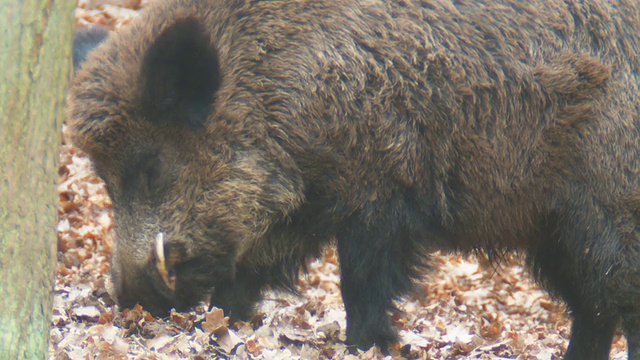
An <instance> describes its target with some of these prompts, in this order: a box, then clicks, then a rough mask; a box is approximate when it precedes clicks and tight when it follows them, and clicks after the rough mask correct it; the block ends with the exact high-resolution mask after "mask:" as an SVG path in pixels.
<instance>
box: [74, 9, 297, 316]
mask: <svg viewBox="0 0 640 360" xmlns="http://www.w3.org/2000/svg"><path fill="white" fill-rule="evenodd" d="M198 13H200V14H201V13H202V12H201V9H194V12H193V14H173V16H171V20H167V17H168V16H165V17H164V18H162V17H163V16H161V15H160V16H159V15H158V13H156V14H155V15H150V16H147V17H146V18H145V19H139V21H137V22H136V23H134V24H132V25H131V26H129V27H128V28H126V29H123V30H121V31H120V32H119V33H118V34H115V35H114V36H111V37H109V39H107V40H106V41H105V42H104V43H102V44H101V45H99V46H98V47H97V48H96V49H95V50H94V51H93V52H92V53H91V54H89V56H88V58H87V60H86V62H85V63H84V64H83V65H82V68H81V69H80V71H79V72H78V73H77V75H76V77H75V79H74V83H73V85H72V87H71V89H70V92H69V97H68V100H67V126H68V129H69V133H70V135H71V140H72V142H73V143H74V144H75V145H76V146H77V147H79V148H81V149H82V150H84V151H85V152H86V153H87V154H88V155H89V156H90V157H91V159H92V160H93V162H94V166H95V169H96V172H97V173H98V175H99V176H100V177H101V178H102V179H103V180H104V181H105V183H106V185H107V189H108V192H109V194H110V196H111V198H112V201H113V209H114V215H115V225H114V230H115V243H114V252H113V257H112V275H113V283H114V289H115V292H116V298H117V299H116V300H117V302H118V303H119V304H120V305H121V306H125V307H129V306H132V305H134V304H136V303H140V304H141V305H143V307H145V308H146V309H147V310H149V311H151V312H154V313H163V312H165V311H168V310H169V309H171V308H172V307H175V308H185V307H189V306H192V305H194V304H195V303H197V302H198V301H200V300H202V299H203V298H205V297H206V296H208V294H209V293H210V292H211V291H213V289H214V288H215V287H216V284H220V283H229V281H233V279H234V276H235V271H236V270H235V269H236V264H237V263H238V262H239V261H245V260H244V258H243V254H245V253H247V251H250V250H251V248H252V247H253V246H255V244H257V243H258V242H259V241H260V239H262V238H264V237H265V236H266V234H267V233H268V230H269V227H270V225H271V224H273V223H274V222H277V221H278V220H280V219H283V218H285V217H286V216H287V213H288V212H289V211H292V210H293V209H294V208H296V207H297V206H298V205H299V204H300V202H301V201H302V196H301V195H300V194H301V187H302V184H301V180H300V176H299V171H298V170H296V169H297V168H296V165H295V163H294V162H293V161H292V160H291V159H290V158H289V157H288V156H286V154H285V153H284V152H283V151H282V149H281V148H280V147H279V145H278V144H277V143H275V142H273V141H270V140H269V139H268V137H267V136H266V133H265V129H264V124H263V122H262V121H261V120H260V118H259V115H257V114H258V112H257V111H252V109H250V108H249V106H246V105H245V104H246V103H250V101H249V100H247V101H246V102H245V99H244V98H243V96H248V95H247V94H243V93H242V92H240V91H236V90H234V89H235V88H234V85H233V84H232V81H230V80H228V79H225V76H224V74H225V71H223V69H224V67H225V66H229V65H228V64H227V65H224V64H223V62H224V61H222V60H221V56H220V55H219V53H220V51H218V50H217V49H216V46H215V44H214V40H213V37H212V35H211V31H210V29H208V28H207V26H206V25H205V23H204V22H203V19H202V18H201V17H199V16H200V15H196V14H198ZM143 16H144V15H143ZM154 16H155V17H158V18H154ZM275 159H277V160H275ZM285 173H286V174H287V176H284V175H282V174H285ZM247 261H248V260H247Z"/></svg>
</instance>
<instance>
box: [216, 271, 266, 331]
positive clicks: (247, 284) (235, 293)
mask: <svg viewBox="0 0 640 360" xmlns="http://www.w3.org/2000/svg"><path fill="white" fill-rule="evenodd" d="M262 287H263V281H262V280H261V278H260V276H259V275H258V273H257V272H255V271H251V270H250V269H243V268H240V269H238V271H237V273H236V277H235V279H233V280H227V281H221V282H219V283H218V284H216V286H215V288H214V291H213V294H212V295H211V305H210V306H212V307H213V306H215V307H218V308H220V309H223V310H224V312H225V314H226V315H228V316H229V321H230V322H231V323H234V322H236V321H238V320H243V321H248V320H249V319H250V317H251V315H252V314H253V311H254V308H255V305H256V303H257V302H258V301H259V300H260V295H261V291H262Z"/></svg>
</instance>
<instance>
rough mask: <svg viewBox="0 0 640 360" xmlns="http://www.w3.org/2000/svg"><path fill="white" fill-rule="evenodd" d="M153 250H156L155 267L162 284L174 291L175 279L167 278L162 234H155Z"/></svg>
mask: <svg viewBox="0 0 640 360" xmlns="http://www.w3.org/2000/svg"><path fill="white" fill-rule="evenodd" d="M155 251H156V257H155V259H156V268H157V269H158V273H159V274H160V277H161V278H162V281H164V284H165V285H166V286H167V287H168V288H169V289H170V290H171V291H175V289H176V284H175V281H171V280H170V279H169V271H168V270H167V263H166V261H165V258H164V234H163V233H161V232H160V233H158V235H156V241H155Z"/></svg>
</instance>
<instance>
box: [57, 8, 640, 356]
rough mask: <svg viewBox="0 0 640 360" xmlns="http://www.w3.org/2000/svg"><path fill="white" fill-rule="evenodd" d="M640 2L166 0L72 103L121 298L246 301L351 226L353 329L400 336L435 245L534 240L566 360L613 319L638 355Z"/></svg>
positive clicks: (86, 78)
mask: <svg viewBox="0 0 640 360" xmlns="http://www.w3.org/2000/svg"><path fill="white" fill-rule="evenodd" d="M639 12H640V5H638V4H637V3H635V2H631V1H624V0H623V1H619V2H616V3H615V5H614V4H612V3H610V2H608V1H604V0H588V1H582V0H581V1H578V0H566V1H559V0H533V1H518V0H461V1H454V2H449V1H438V0H423V1H417V0H397V1H391V0H389V1H385V0H313V1H305V0H286V1H285V0H282V1H280V0H275V1H249V0H224V1H222V0H219V1H218V0H175V1H165V2H159V3H157V4H154V5H152V6H150V7H149V8H148V9H147V10H146V12H145V13H144V14H142V15H141V16H140V18H139V19H137V20H136V21H134V22H133V23H132V24H131V25H130V26H128V27H127V28H125V29H123V30H121V31H120V32H118V33H117V34H114V35H113V36H109V37H108V38H107V39H106V41H105V42H104V43H102V44H101V45H99V46H98V47H97V48H96V49H95V51H93V52H92V53H91V54H89V56H88V57H87V60H86V62H85V63H84V64H83V65H82V66H81V68H80V69H79V70H78V72H77V76H76V78H75V80H74V84H73V86H72V88H71V90H70V94H69V102H68V112H67V115H68V119H67V125H68V127H69V129H70V132H71V134H72V138H73V142H74V143H75V144H76V145H77V146H79V147H80V148H82V149H84V150H85V151H87V153H88V154H89V155H90V156H91V158H92V159H93V160H94V162H95V167H96V170H97V171H98V174H99V175H100V176H101V177H102V178H103V179H104V180H105V182H106V184H107V187H108V189H109V193H110V195H111V197H112V199H113V203H114V210H115V219H116V224H115V230H116V234H117V240H116V245H115V250H114V254H113V260H112V262H113V277H114V283H115V285H116V291H117V297H118V299H117V300H118V302H119V303H120V304H121V305H123V306H130V305H132V304H134V303H136V302H140V303H141V304H143V306H145V308H147V309H149V310H151V311H155V312H162V311H166V310H168V309H170V308H171V307H178V308H181V307H189V306H191V305H193V304H194V303H195V302H197V301H199V300H202V299H203V298H205V297H209V296H210V297H211V301H212V303H214V304H216V305H219V306H222V307H223V308H225V310H226V311H228V312H230V313H231V315H232V317H234V318H242V317H245V316H248V314H249V313H250V312H251V310H252V308H253V305H254V304H255V302H256V301H258V300H259V298H260V292H261V290H262V289H264V288H265V287H270V286H271V287H285V288H286V287H292V286H294V281H295V280H296V278H297V276H298V273H299V271H300V270H301V269H302V268H303V266H304V263H305V261H306V260H307V259H308V258H309V257H313V256H317V254H318V249H319V248H320V247H321V246H322V245H324V244H326V243H327V242H328V241H331V240H332V239H336V244H337V245H336V246H337V249H338V253H339V257H340V265H341V272H342V278H341V285H342V294H343V299H344V302H345V307H346V310H347V319H348V326H347V339H348V341H349V342H350V343H352V344H354V345H357V346H360V347H368V346H370V345H372V344H377V345H379V346H380V347H381V348H382V349H383V350H385V351H386V350H387V349H388V347H389V346H390V344H392V343H393V342H394V341H396V339H397V335H396V332H395V331H394V330H393V328H392V325H391V322H390V320H389V318H388V317H387V316H386V313H387V312H388V311H390V310H392V309H393V301H394V300H396V299H398V298H399V297H400V296H402V295H403V294H406V293H407V292H408V291H410V289H411V287H412V285H413V282H414V280H415V279H416V278H417V277H418V276H419V275H420V274H421V273H422V270H423V268H425V267H428V265H429V264H428V259H429V258H428V256H427V254H428V253H429V252H430V251H433V250H436V249H439V250H444V251H465V252H466V251H474V250H476V251H480V252H487V253H491V254H500V252H502V251H506V250H519V251H522V252H524V253H525V254H527V255H528V259H529V262H530V264H531V268H532V270H533V274H534V275H535V276H536V277H537V278H538V279H539V281H540V282H541V283H542V284H545V285H546V286H547V288H548V289H549V290H550V291H551V292H552V293H554V294H556V295H558V296H559V297H560V298H562V299H563V300H564V301H566V302H567V304H568V306H569V308H570V309H571V312H572V314H573V317H574V319H575V320H574V325H573V328H572V338H571V343H570V345H569V348H568V350H567V354H566V356H565V358H566V359H606V358H607V357H608V352H609V349H610V346H611V341H612V336H613V333H614V330H615V327H616V326H617V325H618V323H621V324H622V328H623V330H624V332H625V334H626V336H627V338H628V344H629V358H630V359H640V241H639V240H640V239H639V235H638V234H640V232H639V230H640V216H639V215H638V214H640V182H639V174H640V156H638V155H639V146H640V145H639V144H640V131H639V130H638V129H639V128H640V110H639V109H640V108H639V107H638V106H639V104H640V96H639V95H638V94H639V92H638V78H637V76H638V75H637V74H638V71H639V70H640V56H639V51H640V40H639V39H640V36H639V34H640V13H639ZM159 233H163V234H164V236H163V237H162V238H163V239H166V243H164V251H165V254H160V255H157V253H155V252H154V251H155V249H156V247H154V239H156V237H157V234H159ZM158 258H162V259H163V260H162V261H161V263H162V264H164V259H165V258H166V259H170V260H167V262H168V263H169V264H170V265H167V266H168V269H167V272H164V271H163V274H164V277H161V276H160V275H159V273H158V270H157V264H158ZM169 278H170V279H171V281H174V279H175V291H174V290H173V283H172V285H171V286H167V284H166V282H167V281H169V280H167V279H169ZM163 279H164V280H163Z"/></svg>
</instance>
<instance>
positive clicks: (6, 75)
mask: <svg viewBox="0 0 640 360" xmlns="http://www.w3.org/2000/svg"><path fill="white" fill-rule="evenodd" d="M74 6H75V2H74V1H72V0H64V1H62V0H0V34H2V35H0V75H2V78H1V79H0V358H1V359H44V358H46V356H47V351H48V343H49V329H50V324H51V296H52V290H53V280H54V270H55V264H56V243H57V242H56V232H55V226H56V218H57V203H58V196H57V168H56V165H57V157H58V148H59V145H60V140H59V139H60V136H59V134H60V123H61V119H62V116H63V112H62V110H63V106H64V96H65V91H66V88H67V83H68V80H69V77H70V75H71V32H72V27H73V8H74Z"/></svg>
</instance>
